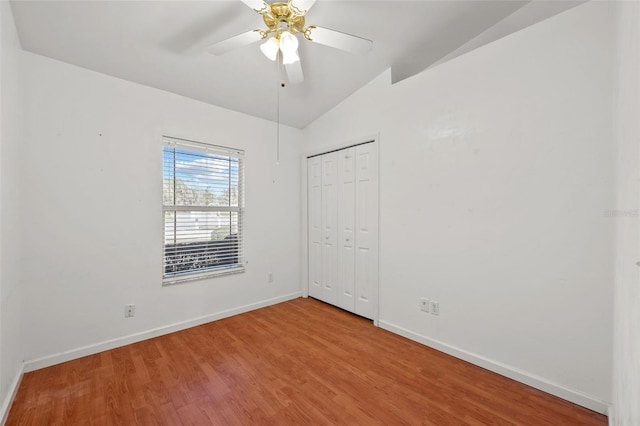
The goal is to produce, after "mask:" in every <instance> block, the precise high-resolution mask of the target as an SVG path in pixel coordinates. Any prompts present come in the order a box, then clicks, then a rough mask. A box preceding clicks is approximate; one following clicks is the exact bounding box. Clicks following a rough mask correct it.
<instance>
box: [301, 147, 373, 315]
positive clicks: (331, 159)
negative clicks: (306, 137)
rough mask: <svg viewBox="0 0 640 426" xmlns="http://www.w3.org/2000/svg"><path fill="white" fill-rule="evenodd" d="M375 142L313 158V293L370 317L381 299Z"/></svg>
mask: <svg viewBox="0 0 640 426" xmlns="http://www.w3.org/2000/svg"><path fill="white" fill-rule="evenodd" d="M376 154H377V151H376V147H375V145H374V143H373V142H372V143H367V144H363V145H358V146H355V147H350V148H345V149H342V150H339V151H335V152H331V153H327V154H323V155H319V156H316V157H311V158H309V159H308V164H307V170H308V210H309V219H308V223H309V295H310V296H311V297H315V298H317V299H320V300H323V301H325V302H327V303H331V304H333V305H336V306H339V307H340V308H342V309H345V310H348V311H350V312H355V313H356V314H358V315H362V316H364V317H367V318H371V319H373V318H374V317H375V316H376V310H377V305H378V302H377V298H378V170H377V164H378V160H377V156H376Z"/></svg>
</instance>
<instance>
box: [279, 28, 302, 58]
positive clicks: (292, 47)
mask: <svg viewBox="0 0 640 426" xmlns="http://www.w3.org/2000/svg"><path fill="white" fill-rule="evenodd" d="M280 50H281V51H282V54H283V55H288V54H291V53H295V52H297V51H298V38H297V37H296V36H294V35H293V34H291V33H290V32H289V31H283V32H282V33H281V34H280Z"/></svg>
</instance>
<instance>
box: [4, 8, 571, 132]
mask: <svg viewBox="0 0 640 426" xmlns="http://www.w3.org/2000/svg"><path fill="white" fill-rule="evenodd" d="M575 4H577V2H573V1H570V2H567V1H562V0H558V1H544V2H542V1H537V2H535V4H534V3H530V2H528V1H517V0H510V1H505V0H484V1H478V0H471V1H465V0H454V1H452V0H447V1H430V0H411V1H397V0H396V1H375V0H374V1H365V0H359V1H341V0H318V2H317V3H316V4H315V6H313V8H312V9H311V10H310V11H309V13H308V14H307V25H310V24H312V25H318V26H322V27H326V28H330V29H334V30H338V31H342V32H346V33H351V34H354V35H357V36H360V37H364V38H368V39H371V40H373V42H374V45H373V49H372V50H371V51H370V52H369V53H368V54H367V55H365V56H356V55H351V54H349V53H345V52H343V51H340V50H336V49H332V48H329V47H326V46H322V45H317V44H314V43H311V42H307V41H306V40H304V39H302V38H301V39H300V48H299V52H300V57H301V61H302V67H303V69H304V73H305V81H304V82H303V83H301V84H299V85H288V86H287V87H285V88H284V89H279V81H280V79H279V77H278V71H277V67H276V65H275V63H274V62H271V61H269V60H268V59H267V58H265V57H264V56H263V55H262V53H261V52H260V50H259V43H255V44H251V45H249V46H246V47H243V48H241V49H238V50H235V51H233V52H230V53H228V54H226V55H223V56H213V55H211V54H209V53H207V51H206V47H207V46H208V45H210V44H212V43H215V42H217V41H220V40H223V39H225V38H228V37H231V36H234V35H236V34H239V33H242V32H245V31H247V30H251V29H255V28H263V27H264V24H263V23H262V19H261V17H260V16H259V15H258V14H257V13H255V12H254V11H252V10H251V9H249V8H248V7H247V6H245V5H244V4H243V3H242V2H241V1H240V0H216V1H183V0H181V1H149V0H145V1H94V0H85V1H52V0H46V1H32V0H22V1H12V10H13V14H14V17H15V21H16V26H17V28H18V35H19V37H20V41H21V43H22V47H23V49H25V50H28V51H31V52H34V53H37V54H41V55H44V56H48V57H51V58H54V59H58V60H61V61H64V62H68V63H71V64H74V65H78V66H81V67H84V68H88V69H91V70H95V71H98V72H101V73H104V74H108V75H112V76H115V77H119V78H123V79H126V80H130V81H134V82H137V83H141V84H144V85H147V86H151V87H155V88H158V89H162V90H166V91H169V92H173V93H177V94H180V95H183V96H187V97H189V98H193V99H197V100H200V101H203V102H207V103H209V104H213V105H218V106H221V107H224V108H228V109H231V110H235V111H239V112H243V113H246V114H249V115H253V116H256V117H261V118H265V119H268V120H273V121H275V120H276V105H277V104H276V98H277V91H278V90H281V94H280V102H281V107H280V121H281V122H282V123H284V124H288V125H291V126H294V127H298V128H304V127H305V126H306V125H307V124H309V123H310V122H312V121H313V120H315V119H316V118H317V117H319V116H320V115H322V114H323V113H325V112H326V111H327V110H329V109H330V108H332V107H333V106H335V105H336V104H338V103H339V102H340V101H342V100H343V99H345V98H346V97H348V96H349V95H350V94H352V93H353V92H355V91H356V90H358V89H359V88H360V87H362V86H364V85H365V84H366V83H367V82H369V81H370V80H372V79H373V78H374V77H376V76H377V75H379V74H380V73H381V72H383V71H384V70H386V69H388V68H392V74H393V78H394V81H399V80H402V79H404V78H407V77H410V76H411V75H413V74H415V73H418V72H421V71H423V70H424V69H426V68H428V67H429V66H431V65H433V64H434V63H436V62H438V61H440V60H442V59H443V58H446V59H449V58H451V57H454V56H457V55H458V54H461V53H464V52H465V51H467V50H470V49H472V48H475V47H478V45H482V44H486V43H487V42H490V41H492V40H495V39H496V38H499V37H502V36H504V35H506V34H508V33H511V32H514V31H517V30H519V29H521V28H523V27H525V26H527V25H530V24H532V23H535V22H537V21H539V20H541V19H544V18H546V17H548V16H551V15H553V14H556V13H558V12H560V11H563V10H565V9H568V8H569V7H571V6H573V5H575ZM299 37H300V36H299Z"/></svg>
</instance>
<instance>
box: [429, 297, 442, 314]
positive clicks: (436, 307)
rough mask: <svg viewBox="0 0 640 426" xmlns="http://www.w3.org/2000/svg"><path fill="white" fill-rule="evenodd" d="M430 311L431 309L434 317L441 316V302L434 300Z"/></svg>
mask: <svg viewBox="0 0 640 426" xmlns="http://www.w3.org/2000/svg"><path fill="white" fill-rule="evenodd" d="M430 309H431V314H432V315H440V302H436V301H435V300H432V301H431V306H430Z"/></svg>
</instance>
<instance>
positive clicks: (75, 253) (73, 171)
mask: <svg viewBox="0 0 640 426" xmlns="http://www.w3.org/2000/svg"><path fill="white" fill-rule="evenodd" d="M23 65H24V69H23V78H24V80H25V92H26V93H25V102H26V104H27V106H28V109H27V114H26V117H27V129H26V134H25V138H24V139H25V146H24V156H25V158H26V160H27V161H25V162H24V164H23V165H22V167H23V168H22V170H21V177H22V179H23V183H22V185H21V196H22V198H23V210H22V212H21V213H22V221H23V224H24V237H25V240H24V258H25V263H24V270H23V274H24V280H25V284H26V290H25V291H26V293H25V305H24V308H23V311H22V312H23V317H22V320H23V328H24V345H25V358H26V360H27V366H26V368H27V370H29V369H33V368H37V367H41V366H43V365H48V364H51V363H55V362H60V361H61V360H64V359H69V358H74V357H77V356H79V355H82V354H84V353H91V352H95V351H96V350H99V349H104V348H106V347H110V346H116V345H120V344H123V343H127V342H129V341H134V340H139V339H141V338H143V337H149V336H151V335H154V334H157V333H160V332H166V331H167V330H170V329H173V328H171V327H170V326H171V325H176V324H181V325H178V326H176V327H177V328H179V327H180V326H186V325H191V324H196V323H199V322H205V321H209V320H212V319H215V318H218V317H220V316H224V315H227V314H229V313H231V312H239V311H243V310H247V309H250V308H255V307H258V306H261V305H264V304H269V303H273V302H275V301H277V300H283V299H287V298H291V297H296V296H298V295H299V294H300V282H299V277H300V272H299V271H300V267H299V265H300V254H299V244H300V243H299V239H300V238H299V236H300V222H299V206H300V197H299V193H300V182H299V174H300V169H299V156H300V148H299V146H300V145H299V140H300V137H301V131H300V130H296V129H292V128H283V129H282V131H281V139H282V143H281V154H280V165H279V166H276V164H275V158H276V153H275V146H276V142H275V134H276V131H275V124H274V123H271V122H267V121H264V120H260V119H256V118H252V117H249V116H246V115H242V114H239V113H235V112H231V111H228V110H225V109H222V108H218V107H214V106H211V105H207V104H203V103H200V102H196V101H193V100H190V99H187V98H184V97H180V96H177V95H174V94H170V93H166V92H162V91H159V90H155V89H151V88H148V87H144V86H141V85H138V84H135V83H131V82H127V81H123V80H119V79H116V78H112V77H109V76H105V75H102V74H98V73H95V72H92V71H88V70H85V69H82V68H78V67H75V66H71V65H68V64H65V63H62V62H58V61H54V60H51V59H48V58H44V57H41V56H37V55H34V54H29V53H24V64H23ZM185 78H188V76H185ZM162 135H170V136H174V137H180V138H186V139H192V140H197V141H202V142H210V143H214V144H221V145H225V146H232V147H236V148H241V149H244V150H245V151H246V162H245V165H246V179H245V184H246V193H245V199H246V217H245V231H246V234H245V242H246V243H245V245H246V259H247V260H248V264H247V265H246V272H245V273H243V274H237V275H232V276H225V277H218V278H213V279H207V280H202V281H195V282H190V283H186V284H179V285H174V286H166V287H163V286H162V281H161V278H162V229H163V224H162V223H163V222H162V220H163V219H162V218H163V214H162V208H161V205H162V204H161V203H162V186H161V182H162V169H161V167H162V156H161V152H162V140H161V136H162ZM269 272H273V276H274V282H273V283H267V274H268V273H269ZM128 303H134V304H136V305H137V306H136V316H135V317H134V318H128V319H125V318H124V305H125V304H128ZM168 326H169V328H166V327H168ZM158 328H161V330H160V331H158V332H156V331H154V330H156V329H158ZM112 339H115V340H114V341H111V340H112ZM86 346H88V348H85V347H86ZM68 351H71V353H67V352H68ZM42 358H44V359H42Z"/></svg>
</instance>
